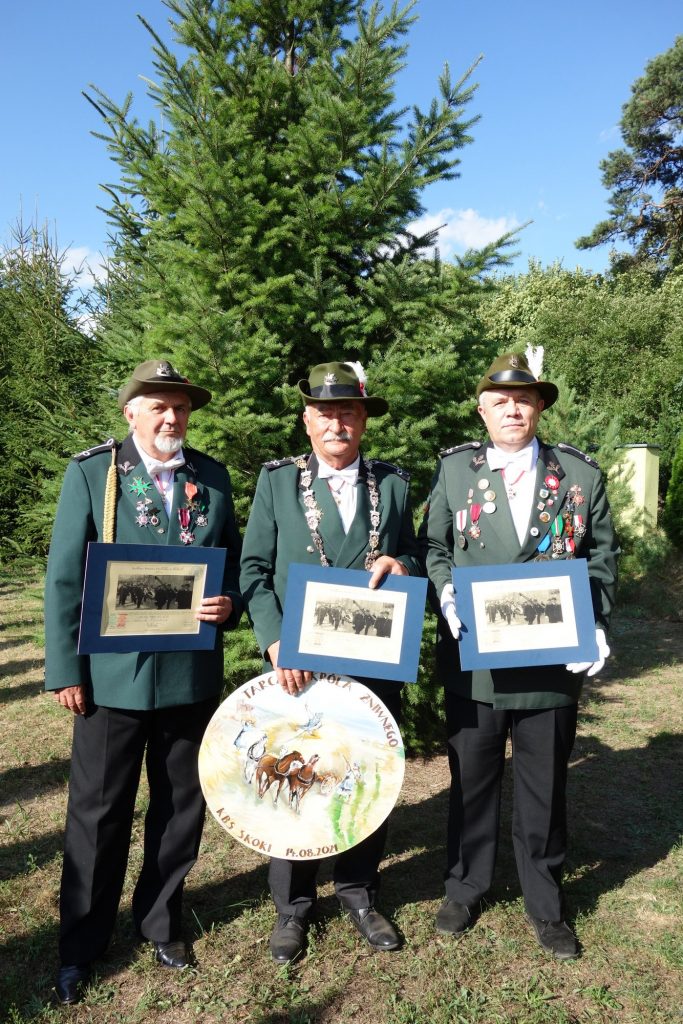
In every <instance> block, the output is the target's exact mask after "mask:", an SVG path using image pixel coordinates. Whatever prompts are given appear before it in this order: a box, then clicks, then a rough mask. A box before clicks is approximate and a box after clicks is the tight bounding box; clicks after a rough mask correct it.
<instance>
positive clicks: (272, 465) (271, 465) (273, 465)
mask: <svg viewBox="0 0 683 1024" xmlns="http://www.w3.org/2000/svg"><path fill="white" fill-rule="evenodd" d="M305 458H306V456H305V455H289V456H288V457H287V458H286V459H271V461H270V462H264V463H263V468H264V469H267V470H268V472H269V473H270V472H271V470H273V469H280V467H281V466H292V465H294V463H295V462H298V461H299V459H305Z"/></svg>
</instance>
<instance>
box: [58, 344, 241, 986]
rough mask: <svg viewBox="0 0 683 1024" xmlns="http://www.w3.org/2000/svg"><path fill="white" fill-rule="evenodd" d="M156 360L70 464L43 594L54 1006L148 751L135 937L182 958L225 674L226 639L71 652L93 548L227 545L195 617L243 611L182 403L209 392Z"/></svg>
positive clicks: (70, 972)
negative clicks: (66, 753) (60, 787)
mask: <svg viewBox="0 0 683 1024" xmlns="http://www.w3.org/2000/svg"><path fill="white" fill-rule="evenodd" d="M210 398H211V394H210V392H208V391H206V390H205V389H204V388H201V387H199V386H197V385H194V384H191V383H190V382H189V381H188V380H187V378H186V377H182V376H181V375H180V374H179V373H177V372H176V370H174V368H173V367H172V366H171V364H170V363H169V362H166V361H164V360H149V361H147V362H145V363H142V364H141V365H140V366H138V367H137V368H136V369H135V371H134V372H133V375H132V377H131V379H130V380H129V382H128V383H127V384H126V386H125V387H124V388H122V390H121V392H120V394H119V405H120V407H121V409H122V411H123V413H124V415H125V417H126V419H127V421H128V424H129V427H130V433H129V435H128V437H127V438H126V440H125V441H124V442H123V443H122V444H119V443H117V442H115V441H114V439H113V438H112V439H110V440H109V441H107V442H106V443H105V444H103V445H99V446H98V447H96V448H92V449H89V450H88V451H84V452H81V453H80V455H76V456H75V458H74V459H73V461H72V462H71V463H70V464H69V466H68V468H67V471H66V475H65V478H64V485H63V488H62V494H61V497H60V500H59V506H58V508H57V516H56V520H55V525H54V533H53V536H52V544H51V546H50V556H49V561H48V570H47V579H46V592H45V637H46V672H45V674H46V688H47V689H48V690H52V691H54V693H55V696H56V699H57V700H58V701H59V703H60V704H61V705H63V706H64V707H65V708H67V709H68V710H70V711H72V712H73V713H74V715H75V718H74V735H73V750H72V759H71V776H70V781H69V802H68V809H67V821H66V834H65V846H64V865H63V870H62V884H61V894H60V940H59V947H60V959H61V967H60V971H59V975H58V978H57V983H56V990H57V996H58V998H59V1000H60V1002H62V1003H74V1002H77V1001H78V999H79V998H80V997H81V995H82V990H83V986H84V985H85V984H86V983H87V981H88V978H89V976H90V970H91V966H90V965H91V963H92V961H94V960H96V959H97V958H98V957H100V956H101V955H102V953H103V952H104V950H105V949H106V947H107V945H108V943H109V940H110V938H111V934H112V932H113V929H114V922H115V918H116V912H117V908H118V904H119V900H120V897H121V890H122V887H123V880H124V876H125V872H126V862H127V859H128V848H129V844H130V834H131V827H132V822H133V811H134V807H135V796H136V793H137V789H138V784H139V778H140V771H141V766H142V761H143V757H145V755H146V765H147V778H148V781H149V792H150V795H149V806H148V809H147V813H146V817H145V840H144V858H143V863H142V868H141V870H140V873H139V876H138V880H137V884H136V886H135V891H134V893H133V918H134V921H135V927H136V929H137V931H138V933H139V934H140V935H141V936H142V937H143V938H145V939H147V940H149V941H151V942H152V943H153V944H154V949H155V955H156V958H157V960H158V961H159V962H160V963H161V964H162V965H164V966H166V967H176V968H182V967H185V966H187V964H188V963H189V956H188V950H187V948H186V946H185V943H184V942H183V941H182V937H181V898H182V891H183V883H184V879H185V876H186V875H187V873H188V871H189V870H190V868H191V867H192V865H193V864H194V861H195V859H196V856H197V851H198V849H199V841H200V838H201V833H202V826H203V821H204V801H203V797H202V793H201V788H200V785H199V777H198V772H197V753H198V750H199V744H200V743H201V739H202V736H203V733H204V730H205V727H206V725H207V723H208V721H209V719H210V717H211V715H212V714H213V712H214V710H215V709H216V707H217V705H218V701H219V695H220V692H221V687H222V683H223V642H222V633H221V631H220V630H218V631H217V634H216V642H215V646H214V648H213V649H212V650H205V651H163V652H159V653H135V652H133V653H130V654H124V653H115V654H93V655H90V656H86V655H79V654H78V653H77V643H78V632H79V622H80V613H81V595H82V588H83V579H84V571H85V559H86V553H87V545H88V542H90V541H103V540H104V541H116V542H119V543H137V544H150V545H154V546H155V548H156V550H157V551H158V554H159V558H160V559H163V558H164V553H165V552H166V551H169V553H170V550H169V549H170V546H171V545H180V546H189V545H195V546H202V547H207V546H208V547H225V548H226V549H227V558H226V567H225V574H224V579H223V587H222V592H221V593H220V594H217V595H213V596H210V597H208V596H207V597H205V598H204V599H203V601H202V603H201V607H200V608H199V610H198V612H197V618H198V619H201V620H202V621H204V622H211V623H214V624H215V625H216V626H223V627H224V628H232V627H234V626H235V625H236V624H237V620H238V618H239V615H240V611H241V598H240V596H239V555H240V537H239V534H238V532H237V528H236V525H235V517H234V510H233V502H232V493H231V488H230V478H229V476H228V473H227V471H226V469H225V468H224V467H223V466H222V465H220V463H218V462H216V461H215V460H214V459H211V458H209V457H208V456H206V455H202V454H201V453H200V452H198V451H195V450H193V449H191V448H189V447H187V446H186V445H184V441H185V434H186V431H187V426H188V421H189V417H190V412H191V410H192V409H198V408H200V407H201V406H203V405H206V403H207V402H208V401H209V400H210Z"/></svg>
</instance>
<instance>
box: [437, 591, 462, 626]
mask: <svg viewBox="0 0 683 1024" xmlns="http://www.w3.org/2000/svg"><path fill="white" fill-rule="evenodd" d="M441 612H442V614H443V617H444V619H445V620H446V622H447V623H448V628H449V629H450V631H451V633H452V634H453V636H454V637H455V639H456V640H459V639H460V627H461V626H462V622H461V621H460V619H459V618H458V615H457V612H456V610H455V591H454V590H453V584H452V583H447V584H446V586H445V587H444V588H443V590H442V591H441Z"/></svg>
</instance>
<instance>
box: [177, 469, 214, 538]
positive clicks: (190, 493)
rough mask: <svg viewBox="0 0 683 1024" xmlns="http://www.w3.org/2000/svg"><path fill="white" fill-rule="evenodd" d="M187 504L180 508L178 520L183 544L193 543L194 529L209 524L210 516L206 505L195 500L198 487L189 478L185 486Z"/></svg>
mask: <svg viewBox="0 0 683 1024" xmlns="http://www.w3.org/2000/svg"><path fill="white" fill-rule="evenodd" d="M184 490H185V497H186V498H187V504H186V505H182V506H181V507H180V508H179V509H178V522H179V524H180V541H181V543H182V544H193V543H194V540H195V535H194V533H193V530H194V529H195V528H196V527H197V526H199V527H205V526H208V525H209V517H208V514H207V510H206V506H205V505H203V504H201V503H200V502H199V501H195V498H196V497H197V492H198V488H197V485H196V484H195V483H193V482H192V481H191V480H188V481H187V483H186V484H185V487H184Z"/></svg>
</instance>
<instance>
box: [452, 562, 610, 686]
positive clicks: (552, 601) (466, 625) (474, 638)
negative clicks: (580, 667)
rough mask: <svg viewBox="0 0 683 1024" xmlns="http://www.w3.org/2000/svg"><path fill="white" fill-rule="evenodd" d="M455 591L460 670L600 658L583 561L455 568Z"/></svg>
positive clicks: (557, 663)
mask: <svg viewBox="0 0 683 1024" xmlns="http://www.w3.org/2000/svg"><path fill="white" fill-rule="evenodd" d="M453 587H454V589H455V603H456V608H457V613H458V618H459V619H460V621H461V622H462V628H461V631H460V667H461V668H462V669H464V670H466V671H468V670H474V669H497V668H521V667H524V666H529V665H568V664H571V663H572V662H593V661H597V659H598V647H597V643H596V640H595V618H594V614H593V603H592V601H591V593H590V583H589V580H588V568H587V563H586V560H585V558H576V559H558V560H557V561H539V562H520V563H516V562H515V563H512V564H510V563H507V564H505V565H485V566H479V567H476V568H475V567H471V568H466V567H462V568H461V567H457V566H456V567H455V568H454V569H453Z"/></svg>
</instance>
